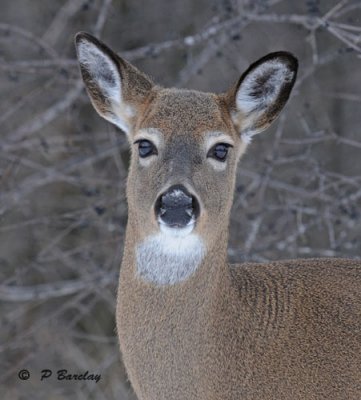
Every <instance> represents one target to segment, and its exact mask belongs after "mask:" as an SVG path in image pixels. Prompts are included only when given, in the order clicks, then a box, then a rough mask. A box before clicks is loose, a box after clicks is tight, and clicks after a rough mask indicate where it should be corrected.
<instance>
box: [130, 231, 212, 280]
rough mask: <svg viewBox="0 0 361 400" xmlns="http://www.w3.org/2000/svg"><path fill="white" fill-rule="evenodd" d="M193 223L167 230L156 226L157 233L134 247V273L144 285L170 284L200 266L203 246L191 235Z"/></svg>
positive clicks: (188, 274)
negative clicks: (157, 228)
mask: <svg viewBox="0 0 361 400" xmlns="http://www.w3.org/2000/svg"><path fill="white" fill-rule="evenodd" d="M193 227H194V224H191V225H188V226H186V227H184V228H180V229H177V228H169V227H167V226H166V225H163V224H160V230H161V231H160V233H158V234H156V235H152V236H149V237H148V238H147V239H145V240H144V241H143V242H142V243H140V244H139V245H138V246H137V248H136V262H137V272H138V274H139V276H140V277H141V278H142V279H144V280H145V281H147V282H151V283H155V284H157V285H174V284H175V283H178V282H182V281H184V280H186V279H187V278H189V277H190V276H191V275H192V274H193V273H194V272H195V271H196V270H197V268H198V267H199V266H200V264H201V262H202V260H203V257H204V254H205V246H204V243H203V241H202V239H201V238H200V237H199V235H197V234H194V233H191V232H192V230H193Z"/></svg>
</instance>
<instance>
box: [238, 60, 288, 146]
mask: <svg viewBox="0 0 361 400" xmlns="http://www.w3.org/2000/svg"><path fill="white" fill-rule="evenodd" d="M264 76H267V80H266V81H265V82H264V84H263V85H262V84H261V83H260V80H262V78H263V77H264ZM293 76H294V72H293V71H292V70H291V69H290V68H289V67H288V66H287V65H286V64H285V63H283V62H281V61H280V60H269V61H266V62H264V63H263V64H261V65H259V66H258V67H256V68H255V69H254V70H252V71H250V72H249V73H248V74H247V75H246V76H245V78H244V79H243V81H242V82H241V85H240V87H239V89H238V91H237V94H236V106H237V113H238V112H240V113H241V116H242V120H243V123H242V125H243V126H242V131H243V133H242V139H243V141H244V142H245V143H246V144H248V143H250V141H251V137H252V136H253V135H254V134H256V133H258V132H260V131H261V130H262V129H259V130H252V126H254V125H255V123H254V121H256V120H257V119H258V118H260V117H262V115H263V114H264V113H265V112H266V111H267V109H268V108H269V107H271V106H272V105H273V104H274V102H275V101H276V100H277V99H278V97H279V95H280V91H281V89H282V88H283V85H284V84H285V83H286V82H290V81H291V80H292V79H293ZM255 91H256V93H257V95H255V94H254V92H255ZM235 118H236V119H237V116H236V117H235Z"/></svg>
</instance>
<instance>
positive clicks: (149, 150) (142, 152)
mask: <svg viewBox="0 0 361 400" xmlns="http://www.w3.org/2000/svg"><path fill="white" fill-rule="evenodd" d="M134 143H137V144H138V154H139V157H141V158H146V157H149V156H151V155H153V154H158V152H157V148H156V147H155V146H154V144H153V143H152V142H150V141H149V140H146V139H140V140H137V141H136V142H134Z"/></svg>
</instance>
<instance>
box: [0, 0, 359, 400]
mask: <svg viewBox="0 0 361 400" xmlns="http://www.w3.org/2000/svg"><path fill="white" fill-rule="evenodd" d="M79 30H86V31H88V32H91V33H93V34H94V35H96V36H98V37H99V38H101V39H102V40H104V41H105V42H106V43H107V44H108V45H110V46H111V47H112V48H113V49H114V50H115V51H117V52H118V53H119V54H121V55H122V56H123V57H124V58H126V59H128V60H129V61H131V62H132V63H134V64H135V65H136V66H137V67H138V68H140V69H142V70H143V71H145V72H146V73H148V74H149V75H150V76H151V77H153V79H154V80H155V81H156V82H157V83H159V84H161V85H165V86H175V87H184V88H193V89H199V90H204V91H214V92H221V91H224V90H226V89H227V88H228V87H229V86H230V85H231V84H233V83H234V82H235V81H236V80H237V79H238V77H239V76H240V74H241V73H242V72H243V71H244V70H245V69H246V68H247V67H248V65H249V64H250V63H251V62H253V61H255V60H257V59H258V58H260V57H262V56H263V55H265V54H267V53H269V52H272V51H277V50H288V51H291V52H292V53H294V54H295V55H296V56H297V57H298V59H299V62H300V65H299V75H298V80H297V82H296V85H295V89H294V91H293V95H292V98H291V99H290V101H289V103H288V105H287V106H286V109H285V111H284V112H283V113H282V116H281V117H280V118H279V119H278V120H277V122H276V123H275V124H274V125H273V126H272V128H271V129H269V130H268V131H267V132H265V133H263V134H261V135H258V136H257V137H256V138H255V140H254V142H253V144H252V146H251V147H250V148H249V150H248V152H247V154H246V156H245V157H244V158H243V160H242V161H241V163H240V165H239V169H238V178H237V186H236V193H235V199H234V207H233V211H232V218H231V224H230V230H231V234H230V242H229V259H230V260H231V261H243V260H254V261H260V262H263V261H267V260H275V259H285V258H291V257H336V256H337V257H351V258H360V255H361V249H360V248H361V245H360V234H361V223H360V220H361V215H360V213H361V208H360V206H361V110H360V106H361V2H360V1H359V0H341V1H338V0H337V1H335V0H301V1H286V0H218V1H217V0H183V1H173V2H172V1H169V0H154V1H146V0H139V1H135V0H53V1H46V0H3V1H2V2H1V13H0V93H1V95H0V326H1V328H0V371H1V374H0V393H1V398H2V399H4V400H17V399H37V400H42V399H44V400H45V399H46V400H49V399H51V400H65V399H67V400H69V399H87V400H88V399H97V400H105V399H109V400H112V399H122V400H126V399H134V398H135V396H134V394H133V392H132V389H131V388H130V386H129V382H128V380H127V378H126V374H125V371H124V367H123V366H122V362H121V357H120V354H119V351H118V344H117V338H116V334H115V319H114V314H115V299H116V287H117V279H118V273H119V266H120V261H121V255H122V249H123V239H124V230H125V227H126V221H127V205H126V198H125V182H126V176H127V168H128V163H129V152H128V145H127V141H126V139H125V136H124V134H123V133H122V132H121V131H120V130H119V129H117V128H115V127H114V126H112V125H110V124H109V123H107V122H105V121H104V120H102V119H101V118H100V117H99V116H98V115H97V114H96V112H95V111H94V110H93V108H92V106H91V104H90V101H89V99H88V97H87V95H86V93H85V90H84V86H83V83H82V81H81V80H80V75H79V71H78V66H77V62H76V60H75V51H74V45H73V37H74V34H75V33H76V32H77V31H79ZM24 368H26V369H28V370H29V372H30V378H29V379H28V380H26V381H22V380H20V379H19V377H18V372H19V371H20V370H22V369H24ZM42 369H52V370H53V371H54V374H55V372H56V371H57V370H58V369H67V370H68V371H69V372H70V373H81V372H85V371H87V370H88V371H89V372H90V373H100V374H101V375H102V378H101V380H100V381H99V382H98V383H95V382H93V381H85V382H84V381H82V382H76V381H71V382H64V381H57V380H56V379H55V377H53V378H52V379H50V378H49V379H48V380H46V381H42V382H41V381H40V371H41V370H42Z"/></svg>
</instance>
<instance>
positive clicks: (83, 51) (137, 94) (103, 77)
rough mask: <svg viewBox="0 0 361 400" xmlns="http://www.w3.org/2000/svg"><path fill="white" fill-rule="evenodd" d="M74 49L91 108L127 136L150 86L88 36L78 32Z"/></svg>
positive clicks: (104, 47)
mask: <svg viewBox="0 0 361 400" xmlns="http://www.w3.org/2000/svg"><path fill="white" fill-rule="evenodd" d="M75 46H76V51H77V57H78V61H79V65H80V71H81V75H82V78H83V81H84V83H85V87H86V89H87V92H88V95H89V97H90V100H91V102H92V104H93V106H94V108H95V109H96V110H97V112H98V113H99V115H101V116H102V117H103V118H105V119H106V120H108V121H110V122H112V123H113V124H115V125H117V126H118V127H119V128H120V129H122V130H123V131H124V132H125V133H126V134H129V132H130V131H131V129H132V125H133V124H134V121H135V118H136V116H137V112H138V110H139V107H140V106H141V104H142V103H143V102H144V101H145V99H146V98H147V96H148V95H149V93H150V91H151V89H152V87H153V83H152V82H151V81H150V79H149V78H148V77H146V76H145V75H144V74H143V73H141V72H140V71H138V70H137V69H136V68H135V67H134V66H133V65H131V64H130V63H128V62H126V61H125V60H123V59H122V58H120V57H119V56H118V55H117V54H115V53H114V52H113V51H112V50H111V49H110V48H109V47H107V46H106V45H105V44H104V43H102V42H101V41H100V40H98V39H96V38H95V37H94V36H92V35H90V34H88V33H85V32H79V33H78V34H77V35H76V36H75Z"/></svg>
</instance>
